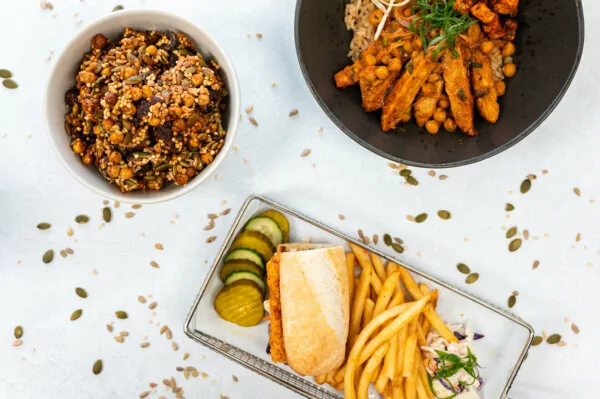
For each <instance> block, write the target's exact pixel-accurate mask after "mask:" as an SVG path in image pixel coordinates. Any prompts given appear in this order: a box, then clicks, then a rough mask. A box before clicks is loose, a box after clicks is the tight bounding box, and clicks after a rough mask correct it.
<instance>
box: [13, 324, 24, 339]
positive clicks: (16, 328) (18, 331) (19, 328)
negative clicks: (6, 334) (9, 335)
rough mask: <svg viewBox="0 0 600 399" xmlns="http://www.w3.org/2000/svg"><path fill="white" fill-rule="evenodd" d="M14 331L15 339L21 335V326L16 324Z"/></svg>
mask: <svg viewBox="0 0 600 399" xmlns="http://www.w3.org/2000/svg"><path fill="white" fill-rule="evenodd" d="M14 333H15V338H16V339H19V338H21V337H22V336H23V327H21V326H16V327H15V331H14Z"/></svg>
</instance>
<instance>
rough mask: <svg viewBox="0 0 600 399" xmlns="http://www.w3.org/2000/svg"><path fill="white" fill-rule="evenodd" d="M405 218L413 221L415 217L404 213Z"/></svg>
mask: <svg viewBox="0 0 600 399" xmlns="http://www.w3.org/2000/svg"><path fill="white" fill-rule="evenodd" d="M406 220H408V221H409V222H414V221H415V218H414V217H412V216H411V215H406Z"/></svg>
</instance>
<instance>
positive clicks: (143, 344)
mask: <svg viewBox="0 0 600 399" xmlns="http://www.w3.org/2000/svg"><path fill="white" fill-rule="evenodd" d="M149 346H150V342H142V343H141V344H140V347H142V348H147V347H149Z"/></svg>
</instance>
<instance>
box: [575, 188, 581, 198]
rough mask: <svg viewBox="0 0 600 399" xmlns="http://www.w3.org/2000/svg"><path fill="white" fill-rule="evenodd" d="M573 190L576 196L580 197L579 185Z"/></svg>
mask: <svg viewBox="0 0 600 399" xmlns="http://www.w3.org/2000/svg"><path fill="white" fill-rule="evenodd" d="M573 192H574V193H575V195H576V196H578V197H581V190H580V189H579V187H575V188H574V189H573Z"/></svg>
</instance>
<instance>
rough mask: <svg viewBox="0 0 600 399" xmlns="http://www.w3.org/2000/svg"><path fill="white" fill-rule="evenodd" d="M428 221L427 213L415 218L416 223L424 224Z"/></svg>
mask: <svg viewBox="0 0 600 399" xmlns="http://www.w3.org/2000/svg"><path fill="white" fill-rule="evenodd" d="M426 220H427V214H426V213H421V214H418V215H417V216H416V217H415V222H417V223H423V222H424V221H426Z"/></svg>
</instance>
